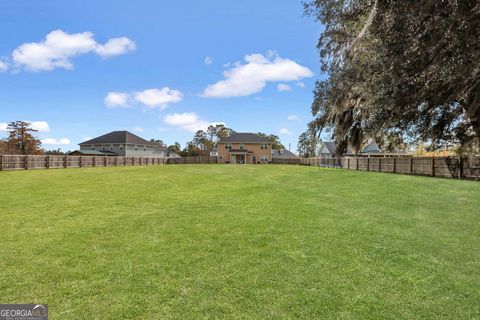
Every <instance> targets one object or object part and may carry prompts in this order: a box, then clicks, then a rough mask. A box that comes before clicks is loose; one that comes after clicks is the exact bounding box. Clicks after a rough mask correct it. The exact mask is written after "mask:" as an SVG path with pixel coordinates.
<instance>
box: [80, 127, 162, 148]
mask: <svg viewBox="0 0 480 320" xmlns="http://www.w3.org/2000/svg"><path fill="white" fill-rule="evenodd" d="M90 144H139V145H147V146H156V147H162V148H164V147H163V146H161V145H160V144H159V143H157V142H151V141H147V140H145V139H143V138H140V137H139V136H137V135H134V134H133V133H131V132H128V131H112V132H110V133H107V134H104V135H103V136H100V137H96V138H93V139H91V140H88V141H84V142H82V143H79V145H81V146H82V145H90Z"/></svg>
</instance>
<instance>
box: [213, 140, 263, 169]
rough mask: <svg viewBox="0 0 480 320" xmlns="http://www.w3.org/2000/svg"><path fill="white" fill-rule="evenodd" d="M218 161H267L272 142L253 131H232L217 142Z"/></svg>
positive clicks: (243, 162)
mask: <svg viewBox="0 0 480 320" xmlns="http://www.w3.org/2000/svg"><path fill="white" fill-rule="evenodd" d="M217 153H218V158H217V160H218V163H242V164H247V163H269V162H271V161H272V142H270V141H269V140H268V139H266V138H264V137H261V136H259V135H257V134H254V133H234V134H232V135H231V136H228V137H226V138H223V139H221V140H220V141H219V142H218V143H217Z"/></svg>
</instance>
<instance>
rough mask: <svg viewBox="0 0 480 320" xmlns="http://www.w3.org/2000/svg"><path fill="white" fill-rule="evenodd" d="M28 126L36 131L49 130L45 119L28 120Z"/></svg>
mask: <svg viewBox="0 0 480 320" xmlns="http://www.w3.org/2000/svg"><path fill="white" fill-rule="evenodd" d="M27 122H29V121H27ZM30 127H31V128H32V129H34V130H37V131H38V132H49V131H50V126H49V125H48V123H47V122H46V121H32V122H30Z"/></svg>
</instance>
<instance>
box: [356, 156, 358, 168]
mask: <svg viewBox="0 0 480 320" xmlns="http://www.w3.org/2000/svg"><path fill="white" fill-rule="evenodd" d="M355 160H356V161H357V163H356V164H355V165H356V167H357V168H356V170H357V171H358V157H356V158H355Z"/></svg>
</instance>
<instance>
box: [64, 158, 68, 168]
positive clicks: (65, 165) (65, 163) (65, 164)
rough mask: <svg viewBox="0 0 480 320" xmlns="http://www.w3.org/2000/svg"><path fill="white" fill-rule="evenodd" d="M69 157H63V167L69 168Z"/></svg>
mask: <svg viewBox="0 0 480 320" xmlns="http://www.w3.org/2000/svg"><path fill="white" fill-rule="evenodd" d="M67 161H68V159H67V156H63V167H64V168H66V167H67Z"/></svg>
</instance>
